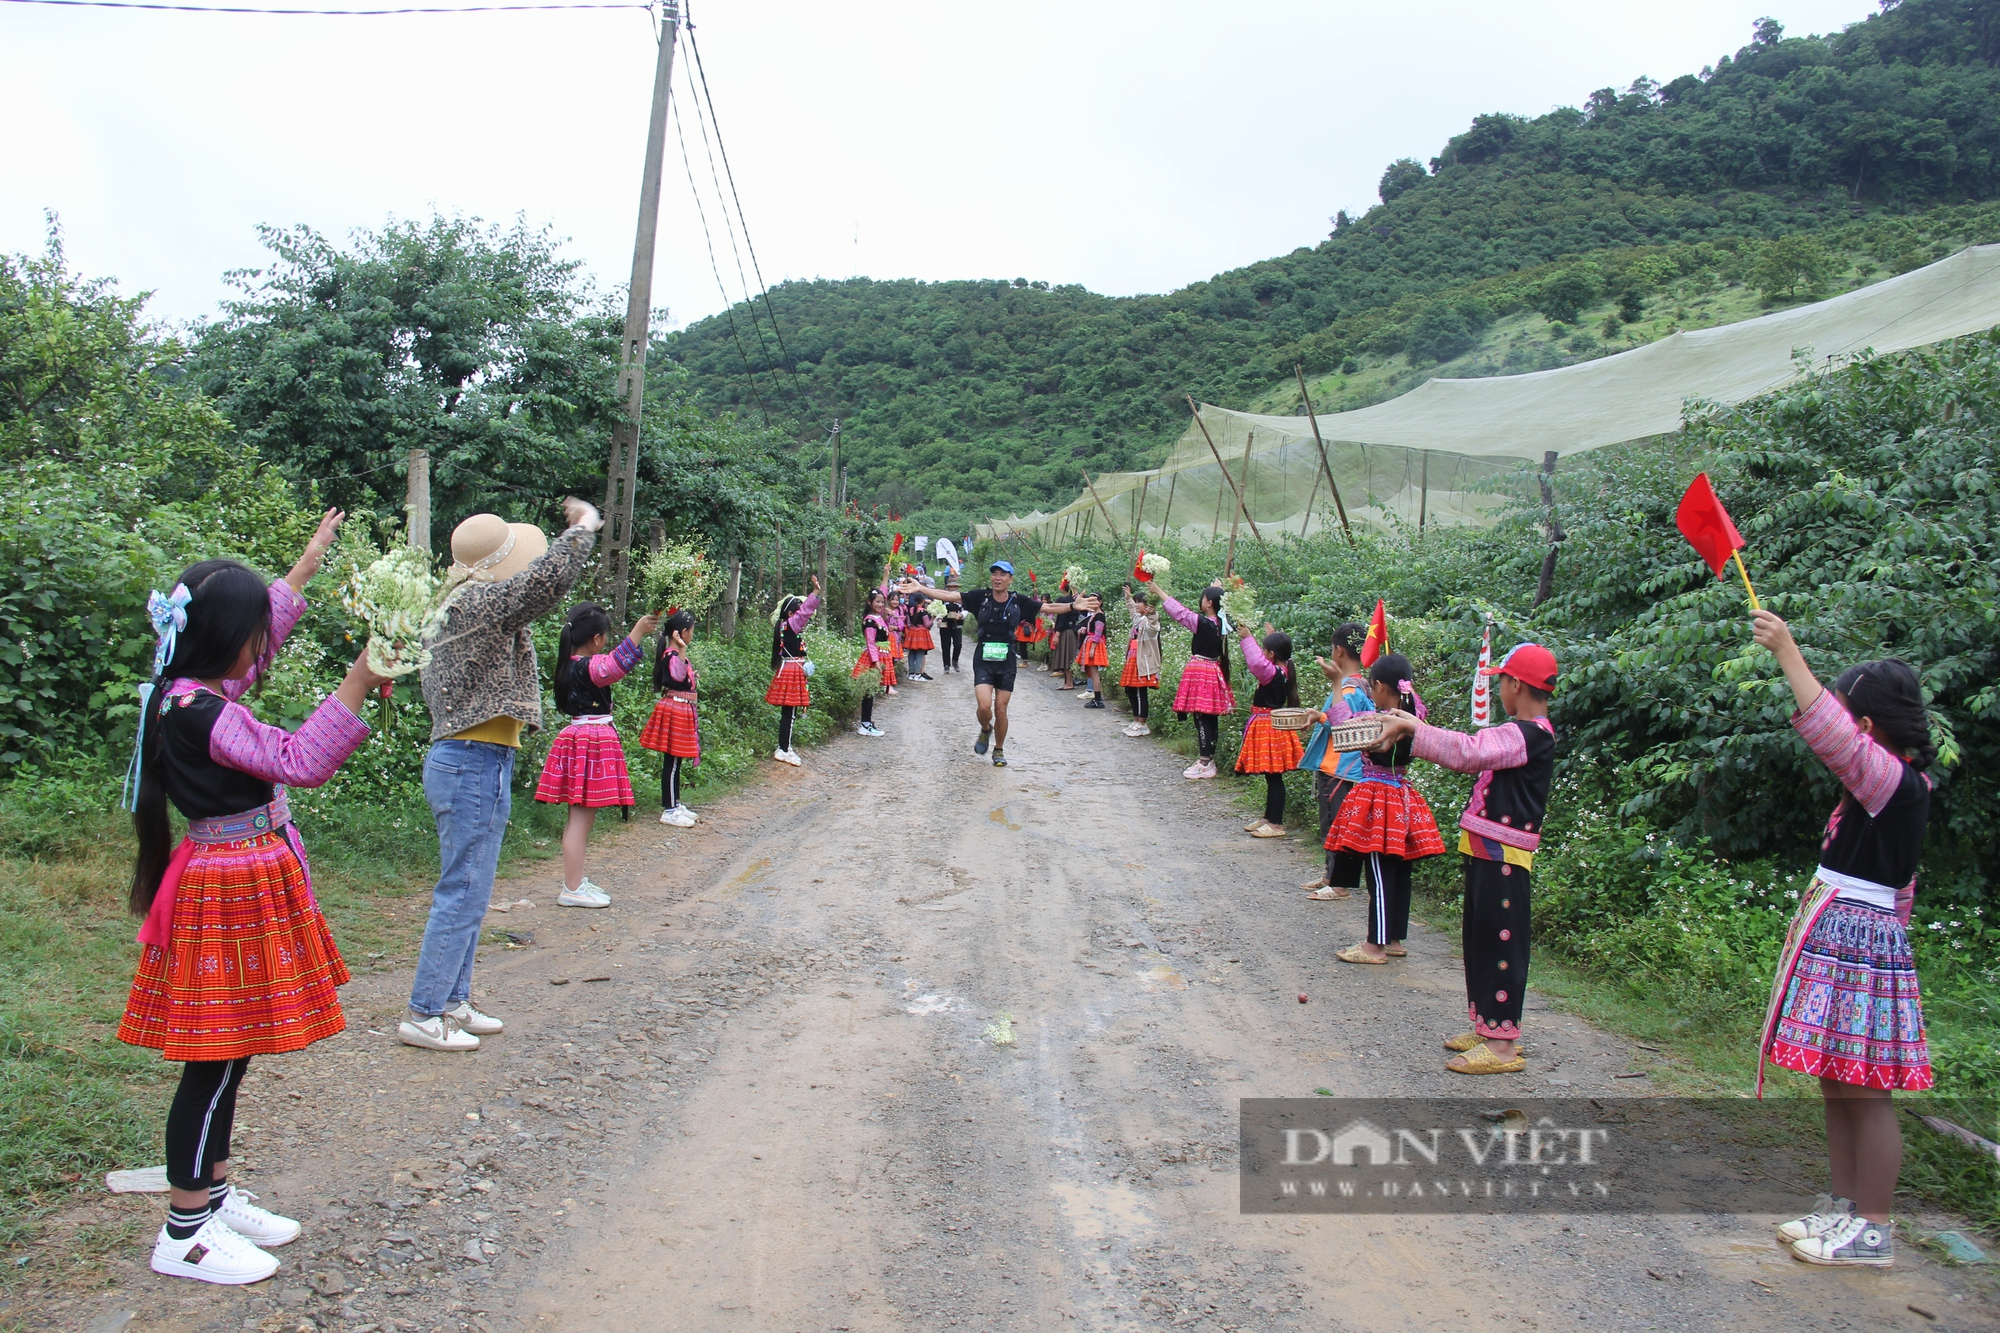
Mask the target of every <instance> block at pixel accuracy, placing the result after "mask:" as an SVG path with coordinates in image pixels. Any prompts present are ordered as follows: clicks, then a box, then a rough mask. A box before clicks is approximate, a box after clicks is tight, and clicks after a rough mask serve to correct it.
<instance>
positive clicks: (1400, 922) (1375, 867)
mask: <svg viewBox="0 0 2000 1333" xmlns="http://www.w3.org/2000/svg"><path fill="white" fill-rule="evenodd" d="M1409 934H1410V863H1409V862H1408V861H1405V860H1404V859H1403V858H1402V857H1400V856H1385V855H1383V854H1382V853H1381V852H1370V853H1369V854H1368V942H1369V943H1370V944H1389V943H1392V942H1396V941H1400V940H1404V939H1407V938H1409Z"/></svg>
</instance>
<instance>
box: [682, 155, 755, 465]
mask: <svg viewBox="0 0 2000 1333" xmlns="http://www.w3.org/2000/svg"><path fill="white" fill-rule="evenodd" d="M682 119H683V117H680V116H675V117H674V118H673V122H674V138H676V139H678V140H679V141H680V145H681V166H682V167H684V168H685V169H686V170H687V178H688V193H689V194H691V195H693V196H694V212H695V216H696V217H698V218H700V219H701V238H702V240H703V241H704V242H706V243H707V245H708V267H709V270H710V271H711V272H712V273H714V274H715V289H716V290H717V291H718V292H721V293H722V313H723V316H724V317H725V318H726V319H728V321H729V336H730V339H731V340H732V341H734V342H735V344H736V354H737V355H738V356H740V357H742V358H743V373H744V374H745V375H746V376H748V377H749V380H750V397H751V398H752V399H754V400H755V401H756V404H757V410H758V411H759V412H760V413H762V414H763V417H764V424H765V425H766V426H768V425H770V424H771V412H770V409H768V408H766V407H765V406H764V395H763V394H761V393H759V392H758V391H757V372H756V371H754V370H752V369H751V368H750V353H749V352H748V351H747V350H746V349H745V348H744V346H743V335H742V334H740V333H738V332H737V331H736V310H735V304H736V303H735V302H733V301H731V300H730V299H729V285H728V284H727V283H725V282H723V280H722V265H720V264H718V263H717V262H716V260H715V237H714V236H713V235H711V234H710V232H709V230H708V210H707V209H705V208H703V207H702V205H701V191H700V190H699V189H698V188H696V186H695V183H694V163H693V162H692V161H691V160H690V159H689V157H688V145H687V133H686V131H684V130H682V129H681V121H682Z"/></svg>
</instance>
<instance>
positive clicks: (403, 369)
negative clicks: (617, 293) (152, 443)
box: [195, 216, 623, 540]
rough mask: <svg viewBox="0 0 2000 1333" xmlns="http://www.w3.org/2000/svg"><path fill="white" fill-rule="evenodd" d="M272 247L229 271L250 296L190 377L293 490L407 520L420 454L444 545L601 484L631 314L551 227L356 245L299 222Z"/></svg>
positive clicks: (464, 230)
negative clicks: (601, 290)
mask: <svg viewBox="0 0 2000 1333" xmlns="http://www.w3.org/2000/svg"><path fill="white" fill-rule="evenodd" d="M262 236H263V239H264V243H265V245H266V246H268V247H269V249H270V250H271V252H272V254H273V256H274V262H273V263H272V264H271V265H270V266H269V267H268V268H265V269H261V270H250V271H246V272H242V273H238V274H235V275H232V276H233V277H234V280H235V282H236V285H237V287H238V289H239V290H241V291H242V293H243V296H242V298H241V299H239V300H236V301H232V302H230V303H229V304H228V306H227V307H226V312H227V313H226V315H225V317H224V318H223V319H222V320H221V321H220V322H218V323H215V324H212V325H209V326H207V327H206V328H204V329H202V330H201V332H200V340H199V344H198V350H197V355H196V358H195V371H196V375H197V378H198V380H199V382H200V383H201V384H202V386H203V387H204V388H205V389H206V390H207V391H208V392H209V393H211V394H212V395H214V397H215V398H216V400H217V401H218V402H219V403H220V404H221V405H222V408H223V410H224V411H225V412H226V413H227V414H228V415H229V417H230V419H231V420H232V421H233V422H234V423H235V425H236V427H237V429H238V430H239V431H240V432H241V434H242V436H243V438H244V439H245V440H246V441H247V442H248V443H250V444H252V445H254V446H255V447H256V448H257V449H258V450H259V451H260V452H261V453H262V454H263V455H264V456H265V457H267V458H270V459H272V460H273V461H274V462H276V463H277V464H278V465H279V466H281V467H282V468H284V469H285V471H286V472H287V473H288V474H289V475H290V476H292V477H293V478H294V479H295V480H296V481H299V482H301V483H303V482H305V481H308V480H312V481H317V482H318V483H319V484H320V485H321V486H322V488H323V489H324V491H325V494H326V496H327V498H328V499H329V500H331V501H333V502H334V503H337V504H340V505H342V506H343V507H346V508H350V509H362V510H375V511H377V512H385V511H386V512H388V513H399V512H400V511H401V509H402V507H403V498H404V483H403V480H402V475H403V471H404V468H405V460H406V458H407V456H408V454H409V452H410V450H412V449H426V450H428V451H429V452H430V455H431V459H432V462H431V496H432V506H433V513H434V515H435V519H434V522H433V525H432V533H433V539H434V540H437V539H440V538H441V537H442V536H443V535H444V534H448V533H449V532H450V531H451V528H452V526H453V524H454V523H455V522H456V521H457V520H458V519H459V518H461V517H463V516H465V515H466V514H469V513H472V512H475V511H478V510H481V509H494V508H497V509H504V510H516V509H521V507H522V505H523V504H524V503H526V504H528V505H531V506H533V509H532V513H533V515H534V516H535V517H538V518H539V517H544V516H545V515H546V510H545V509H544V508H543V507H542V506H544V505H545V503H546V502H547V501H550V500H553V499H554V498H556V497H557V496H558V495H560V494H561V493H562V492H564V491H568V490H576V491H581V492H582V493H584V494H590V493H593V492H594V491H595V490H598V489H601V488H602V486H603V475H604V452H605V441H606V440H607V439H608V438H609V434H610V429H611V425H612V423H613V422H614V421H615V420H616V419H617V417H618V416H619V414H620V413H621V412H622V410H623V409H622V407H621V405H620V404H619V402H618V401H617V398H616V395H615V392H614V390H615V381H616V377H617V355H618V337H619V329H620V327H621V325H622V320H620V319H619V318H618V317H617V314H616V312H615V311H614V310H612V309H611V308H610V307H609V305H607V304H606V303H604V302H602V301H600V300H599V299H598V297H597V295H596V294H595V293H594V292H593V291H592V290H591V288H590V285H589V283H588V282H587V280H586V279H584V277H583V276H582V274H581V270H580V261H577V260H573V259H563V258H560V257H558V255H557V254H556V250H555V245H554V242H553V241H552V240H551V239H550V237H549V236H548V234H547V233H546V232H545V231H542V232H536V231H531V230H529V229H528V228H527V227H526V226H525V225H524V224H521V223H516V224H515V225H514V226H513V227H511V228H506V229H503V228H500V227H497V226H496V227H488V226H485V225H484V224H482V223H481V222H480V221H479V220H478V219H476V218H465V217H453V218H446V217H442V216H434V217H432V218H431V219H430V220H429V221H428V222H426V223H422V224H419V223H414V222H391V223H390V224H389V225H388V226H386V227H384V228H382V229H381V230H380V231H374V232H366V231H364V232H360V233H358V234H357V235H356V237H355V239H354V243H353V245H352V246H351V248H349V249H347V250H341V249H338V248H336V247H335V246H334V245H332V244H331V243H329V242H328V241H326V240H325V239H324V238H322V237H321V236H319V235H318V234H317V233H315V232H313V231H312V230H310V229H309V228H305V227H298V228H292V229H279V228H269V227H267V228H264V229H263V230H262ZM517 497H520V498H517ZM522 512H523V513H524V514H525V513H527V512H529V511H527V510H523V511H522Z"/></svg>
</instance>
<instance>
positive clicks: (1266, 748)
mask: <svg viewBox="0 0 2000 1333" xmlns="http://www.w3.org/2000/svg"><path fill="white" fill-rule="evenodd" d="M1305 757H1306V747H1305V746H1303V745H1301V744H1299V735H1298V733H1297V732H1295V731H1279V730H1278V729H1277V728H1276V727H1274V726H1272V725H1271V710H1270V709H1268V708H1252V709H1251V710H1250V720H1249V721H1248V722H1246V723H1244V724H1243V747H1242V748H1241V749H1239V750H1238V751H1237V752H1236V771H1237V772H1238V773H1289V772H1291V771H1292V770H1293V769H1295V768H1297V767H1298V766H1299V760H1301V759H1303V758H1305Z"/></svg>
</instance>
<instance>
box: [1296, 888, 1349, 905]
mask: <svg viewBox="0 0 2000 1333" xmlns="http://www.w3.org/2000/svg"><path fill="white" fill-rule="evenodd" d="M1353 896H1354V895H1353V894H1351V893H1349V892H1348V891H1347V890H1346V889H1337V888H1335V887H1333V886H1332V885H1331V884H1322V885H1320V886H1319V887H1318V888H1316V889H1313V890H1312V891H1310V892H1309V893H1307V894H1306V897H1307V899H1308V900H1310V901H1312V902H1316V903H1344V902H1346V901H1347V900H1348V899H1349V898H1352V897H1353Z"/></svg>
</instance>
